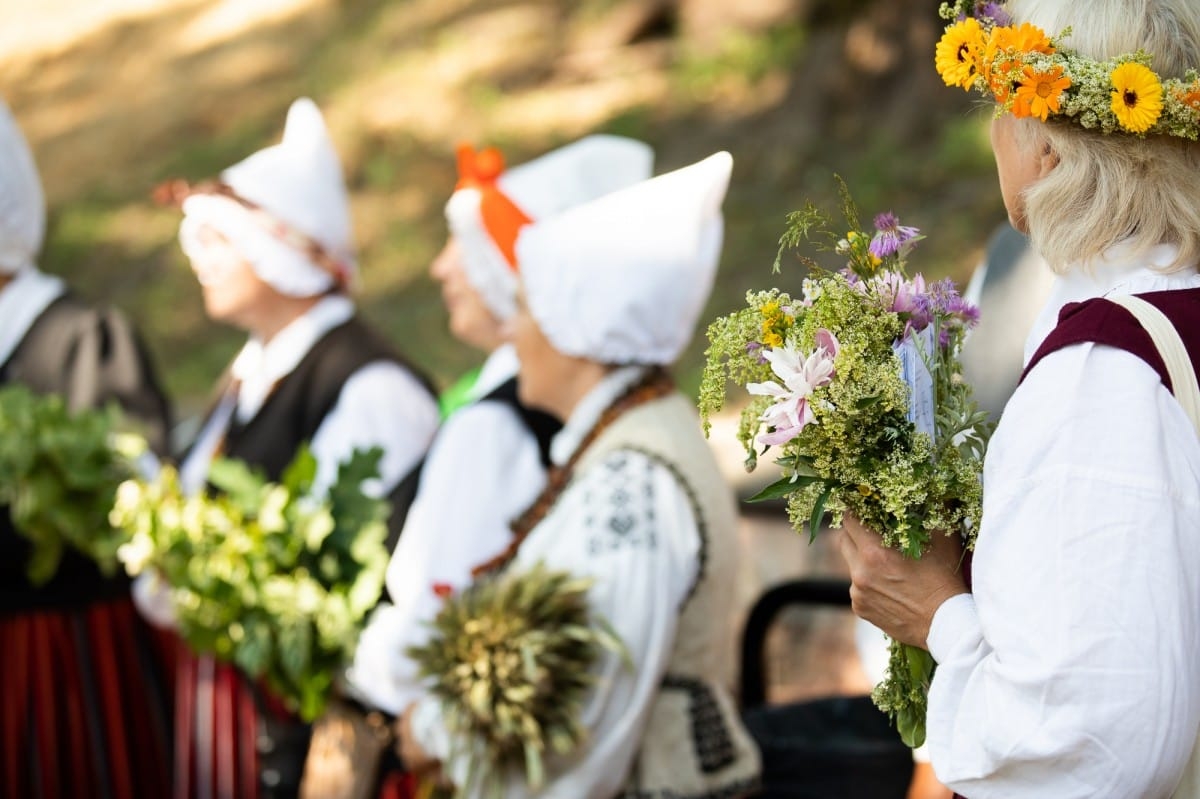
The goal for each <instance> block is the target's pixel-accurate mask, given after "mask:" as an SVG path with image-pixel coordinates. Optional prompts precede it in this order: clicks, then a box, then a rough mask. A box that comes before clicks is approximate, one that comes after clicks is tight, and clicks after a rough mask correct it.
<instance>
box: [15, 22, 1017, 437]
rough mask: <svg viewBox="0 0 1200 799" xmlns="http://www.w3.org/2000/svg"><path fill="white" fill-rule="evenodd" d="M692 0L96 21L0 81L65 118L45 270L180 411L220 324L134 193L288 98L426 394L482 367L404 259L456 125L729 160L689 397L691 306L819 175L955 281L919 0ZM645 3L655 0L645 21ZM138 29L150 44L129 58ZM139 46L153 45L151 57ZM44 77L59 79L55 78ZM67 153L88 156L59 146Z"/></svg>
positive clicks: (252, 141)
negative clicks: (92, 30)
mask: <svg viewBox="0 0 1200 799" xmlns="http://www.w3.org/2000/svg"><path fill="white" fill-rule="evenodd" d="M698 1H699V0H674V2H665V0H664V2H658V3H650V2H649V0H647V2H646V3H639V2H637V0H587V2H582V3H577V2H572V1H571V0H525V1H524V2H520V1H518V0H453V2H450V1H449V0H436V2H435V0H392V1H391V2H388V1H387V0H338V1H337V2H334V0H325V1H324V2H323V1H322V0H311V2H310V3H308V4H307V5H311V6H312V8H311V9H308V10H304V11H301V12H297V14H296V15H295V16H293V17H289V18H286V19H280V20H268V21H265V22H262V23H260V24H257V25H255V26H252V27H249V28H247V29H245V30H242V31H240V32H238V33H237V34H236V35H232V36H230V37H229V38H228V39H226V40H223V41H220V42H216V43H212V44H208V45H204V46H202V47H201V46H198V45H194V46H192V47H191V48H190V49H189V48H188V47H184V46H182V45H179V46H177V47H174V49H172V46H170V45H169V43H170V41H171V39H170V36H171V35H173V34H174V33H175V32H177V31H180V30H186V29H187V28H188V25H189V24H191V23H193V22H195V20H196V18H197V17H198V15H199V13H200V11H199V9H200V8H201V7H202V5H203V4H199V5H197V4H194V3H193V4H183V3H181V2H180V3H178V4H177V5H176V6H174V7H172V9H171V10H169V11H163V12H162V13H161V14H160V15H158V16H157V17H151V18H148V19H146V20H142V21H140V22H137V23H129V24H128V25H124V26H118V27H117V28H116V29H114V30H113V31H110V32H107V33H103V34H97V35H96V36H94V37H92V38H91V39H88V40H84V41H81V42H80V43H78V44H77V45H76V46H75V47H73V48H71V49H68V50H65V51H62V52H61V53H57V54H54V55H52V56H47V57H46V59H45V60H43V61H38V62H36V63H31V64H29V65H27V66H26V69H25V70H24V71H22V70H15V71H9V72H8V73H7V77H3V78H0V90H2V91H4V92H5V93H6V94H7V95H8V97H9V99H10V100H11V101H12V104H13V106H14V109H15V110H16V112H17V116H18V119H21V120H22V122H23V123H24V119H25V115H26V114H29V115H32V118H33V119H34V121H37V119H38V116H37V114H38V113H46V114H50V113H51V112H55V113H60V114H62V115H64V116H63V117H62V118H63V119H70V120H82V121H73V122H71V123H69V124H68V123H67V122H63V123H62V124H61V125H60V126H59V127H57V128H55V127H53V126H51V125H49V123H47V124H46V125H44V126H43V128H44V129H45V130H47V131H52V130H62V131H65V133H61V134H53V133H44V134H43V135H41V136H39V135H38V131H37V129H36V128H35V129H32V135H31V138H32V139H33V141H34V145H35V150H36V151H37V153H38V157H39V162H40V164H41V166H42V168H43V171H44V172H47V177H48V186H49V188H50V189H51V191H50V196H51V197H52V198H53V200H52V207H51V226H50V231H49V236H48V243H47V248H46V252H45V254H44V257H43V259H42V260H43V264H44V266H45V267H46V269H47V270H48V271H51V272H56V273H60V274H63V275H65V276H66V277H67V278H68V280H70V281H71V282H72V283H73V284H74V285H76V286H77V287H78V289H79V290H80V291H81V293H83V294H84V295H85V296H88V297H91V298H93V299H95V300H97V301H100V302H111V303H115V304H118V305H120V306H123V307H125V308H126V309H128V310H129V311H130V313H131V314H132V315H133V316H134V318H135V319H137V321H138V322H139V324H140V325H141V327H142V329H143V331H144V333H145V334H146V337H147V339H148V340H149V343H150V346H151V348H152V350H153V352H154V354H155V356H156V358H157V361H158V363H159V364H160V366H161V368H162V370H163V372H164V376H165V378H166V383H167V386H168V388H169V389H170V391H171V392H172V394H173V395H174V396H175V397H176V399H177V401H179V402H181V403H182V409H183V411H184V413H185V414H186V413H187V412H189V411H190V412H194V411H197V410H199V409H200V408H201V407H202V406H203V403H204V397H205V396H206V395H207V392H208V390H209V387H210V386H211V385H212V384H213V382H214V381H215V379H216V377H217V375H218V373H219V372H220V370H221V369H222V368H223V366H224V365H225V364H226V363H227V362H228V360H229V358H230V357H231V356H232V355H233V353H234V352H235V351H236V348H237V347H238V345H239V342H240V341H241V338H242V334H241V333H239V332H237V331H232V330H228V329H224V328H219V327H217V326H215V325H213V324H212V323H210V322H208V321H207V320H206V319H205V317H204V313H203V307H202V303H201V299H200V293H199V290H198V288H197V287H196V285H195V281H194V280H193V278H192V277H191V274H190V271H189V270H188V269H187V266H186V262H185V260H184V258H183V256H182V254H181V253H180V251H179V248H178V245H177V243H176V241H175V231H176V228H177V224H178V216H177V212H175V211H171V210H167V209H158V208H154V207H152V206H151V205H150V204H149V202H148V200H147V197H148V194H149V192H150V189H151V188H152V187H153V185H154V184H155V183H156V182H158V181H160V180H162V179H165V178H168V177H178V176H182V177H187V178H192V179H196V178H203V177H208V176H212V175H214V174H215V173H216V172H218V171H219V170H220V169H222V168H223V167H225V166H228V165H230V164H232V163H234V162H236V161H238V160H240V159H241V158H243V157H245V156H246V155H248V154H249V153H250V152H252V151H254V150H255V149H257V148H259V147H262V146H265V145H267V144H270V143H273V142H275V141H277V140H278V137H279V135H280V132H281V129H282V124H283V117H284V112H285V110H286V108H287V105H288V103H289V102H290V101H291V100H292V99H293V98H294V97H296V96H298V95H300V94H309V95H310V96H313V97H314V99H316V100H317V101H318V103H319V104H320V105H321V106H322V107H323V109H324V110H325V111H326V113H327V116H328V117H329V119H330V121H331V125H332V127H333V130H334V135H335V138H336V139H337V141H338V144H339V147H340V148H341V150H342V152H343V156H344V159H345V167H346V174H347V180H348V183H349V185H350V187H351V191H352V194H353V201H354V214H355V222H356V227H357V229H358V237H359V242H360V246H361V248H362V251H361V253H360V263H361V265H362V268H363V271H362V273H363V280H362V293H361V295H360V303H361V306H362V308H363V311H364V313H365V315H366V316H367V317H368V318H369V319H370V320H371V321H373V322H375V323H377V324H378V325H379V326H380V327H381V328H382V329H383V331H384V332H385V333H387V334H388V335H390V336H392V337H393V338H394V339H395V341H396V342H397V343H398V344H399V346H400V347H401V348H403V349H404V350H406V351H407V352H408V353H409V354H410V355H411V356H412V358H413V359H414V360H415V361H416V362H417V363H418V365H420V366H422V367H424V368H426V369H427V370H428V371H429V372H431V373H432V375H433V376H434V377H435V379H436V380H437V381H438V382H439V383H440V384H442V385H445V384H447V383H449V382H450V381H451V380H452V379H453V378H454V376H456V375H457V374H459V373H461V372H462V371H464V370H466V369H467V368H469V367H471V366H473V365H474V364H476V363H477V362H478V361H479V360H480V355H479V354H478V353H474V352H471V351H469V350H468V349H466V348H465V347H463V346H462V345H460V344H458V343H456V342H454V341H453V340H452V339H451V338H450V336H449V334H448V332H447V331H446V324H445V321H446V320H445V313H444V311H443V310H442V308H441V305H440V299H439V294H438V291H437V289H436V287H435V286H434V285H433V284H432V282H431V281H430V279H429V278H428V277H427V276H426V274H425V272H426V269H427V266H428V263H429V261H430V259H431V258H432V257H433V255H434V254H435V253H436V252H437V250H438V248H439V247H440V246H441V244H442V242H443V240H444V237H445V222H444V219H443V217H442V206H443V204H444V202H445V200H446V198H447V197H448V195H449V193H450V191H451V189H452V187H453V183H454V164H453V157H452V150H453V146H454V144H455V143H456V142H457V141H458V140H461V139H471V140H474V141H477V142H480V143H490V144H496V145H498V146H500V147H501V148H503V149H504V150H505V152H506V155H507V156H508V159H509V162H510V163H520V162H521V161H523V160H526V159H528V158H531V157H533V156H536V155H538V154H539V153H541V152H544V151H545V150H547V149H549V148H552V147H554V146H557V145H559V144H562V143H564V142H566V141H569V140H571V139H573V138H576V137H578V136H580V135H583V134H585V133H587V132H592V131H596V130H602V131H607V132H613V133H619V134H623V135H630V136H636V137H639V138H642V139H644V140H646V141H648V142H650V143H651V144H653V145H654V146H655V148H656V151H657V153H658V157H657V169H658V171H665V170H667V169H672V168H675V167H678V166H681V165H683V164H686V163H689V162H691V161H694V160H697V159H699V158H701V157H703V156H705V155H707V154H708V153H710V152H713V151H715V150H718V149H728V150H729V151H730V152H732V153H733V155H734V159H735V167H734V178H733V184H732V186H731V189H730V193H729V197H728V199H727V201H726V205H725V210H726V245H725V254H724V259H723V265H722V270H721V273H720V274H719V276H718V280H717V285H716V287H715V290H714V294H713V297H712V299H711V301H710V302H709V305H708V308H707V309H706V311H705V317H704V319H702V320H701V324H700V325H698V333H697V337H696V340H695V343H694V344H693V346H692V347H690V348H689V350H688V351H687V353H685V355H684V357H683V359H682V361H681V363H680V365H679V367H678V370H677V371H678V375H679V377H680V379H681V382H682V383H683V384H684V387H685V388H686V389H687V390H689V391H690V390H692V389H693V388H694V387H695V386H696V385H697V384H698V377H699V367H700V363H701V353H702V349H703V347H702V342H701V340H700V339H701V336H700V335H699V332H700V331H702V330H703V327H704V321H706V320H707V319H709V318H712V317H714V316H716V315H717V314H719V313H723V312H726V311H728V310H729V309H730V308H732V307H734V306H735V305H738V304H740V302H741V300H742V297H743V295H744V292H745V290H746V289H747V288H749V287H750V285H751V284H752V283H753V282H754V281H755V280H758V279H760V278H761V275H762V274H763V271H762V270H763V269H764V268H765V267H766V266H768V265H769V264H770V262H771V259H772V258H773V256H774V252H775V248H776V242H777V240H778V237H779V234H780V232H781V231H782V230H783V225H784V219H785V216H786V213H787V212H788V211H789V210H792V209H793V207H794V206H795V205H796V204H797V202H798V198H799V197H802V196H803V197H811V198H813V199H814V201H816V202H819V203H820V202H826V201H831V200H832V198H834V196H835V193H834V184H833V178H832V175H833V173H834V172H838V173H840V174H842V175H843V176H845V177H846V179H847V180H848V181H849V182H850V183H851V184H852V185H854V186H855V188H856V192H857V194H858V196H859V197H860V199H861V201H862V204H863V208H864V212H867V213H872V212H874V211H876V210H886V209H891V210H894V211H895V212H896V213H897V214H899V215H900V216H901V217H902V218H903V219H904V220H905V221H906V223H911V224H915V225H918V226H924V227H932V226H933V225H934V224H935V223H936V225H937V230H938V238H937V239H931V240H929V241H927V242H923V243H922V251H921V252H919V253H918V254H916V255H914V265H915V266H916V267H917V268H919V269H921V270H923V271H925V272H926V273H928V274H932V275H934V276H943V275H953V276H955V277H957V278H960V279H964V278H965V277H966V276H967V274H968V273H969V270H970V269H971V268H972V267H973V266H974V264H975V262H976V261H977V260H978V258H979V256H980V253H981V252H982V245H983V242H984V241H985V239H986V237H987V235H988V234H989V233H990V232H991V230H992V228H993V227H994V226H995V225H996V224H997V223H999V222H1000V221H1001V220H1002V219H1003V210H1002V206H1001V203H1000V198H999V192H998V191H997V190H996V187H995V178H994V174H993V168H992V166H991V157H990V151H989V149H988V144H987V136H986V119H985V117H986V114H977V113H972V112H971V106H970V104H969V100H968V99H967V98H965V97H963V96H961V95H962V93H961V92H952V91H950V90H948V89H946V88H945V87H944V86H942V85H941V81H940V80H939V79H938V77H937V75H936V73H935V72H934V70H933V66H932V62H933V55H932V53H933V42H934V41H935V39H936V33H937V30H939V29H938V28H937V27H936V26H937V18H936V9H935V4H934V3H932V2H918V0H893V2H883V0H856V2H854V3H853V4H844V3H832V2H811V3H804V2H794V3H792V4H791V5H790V10H788V11H786V14H785V16H784V17H783V18H780V19H776V20H774V22H772V23H771V24H765V25H764V24H758V25H735V24H733V23H728V24H727V23H722V22H720V21H719V19H718V21H717V22H713V23H711V25H714V26H717V27H718V29H710V28H711V26H710V28H704V27H700V28H697V27H696V26H697V25H699V24H700V23H697V22H695V21H694V20H695V19H703V17H700V16H695V15H692V16H688V13H690V12H689V9H688V7H687V6H688V3H689V2H698ZM707 2H708V4H709V5H710V6H711V7H713V8H715V9H716V10H717V11H718V12H721V11H722V9H724V11H725V12H727V11H728V10H729V9H731V8H733V6H731V5H723V4H722V3H720V2H717V1H716V0H707ZM299 5H300V6H301V7H302V8H303V7H305V6H306V4H305V3H300V4H299ZM652 5H653V6H654V7H655V8H658V9H659V11H658V12H655V13H647V12H646V9H648V8H650V6H652ZM776 5H779V4H776ZM740 7H741V5H740V4H739V8H740ZM747 7H748V6H747ZM663 9H665V10H663ZM629 20H632V21H629ZM688 20H692V21H691V22H688ZM685 22H686V24H685ZM702 34H707V35H702ZM139 42H141V43H143V44H146V45H147V46H146V48H145V49H143V50H141V51H139V50H136V49H134V50H129V48H130V47H131V46H133V45H137V44H138V43H139ZM156 42H166V44H163V46H162V47H160V48H158V49H157V50H156V49H153V48H150V47H149V43H156ZM863 42H866V44H863ZM118 51H119V52H139V58H138V60H137V61H136V62H134V61H126V60H122V61H121V63H122V64H124V65H125V66H123V67H122V69H133V68H134V67H135V66H137V67H139V68H142V69H144V70H146V71H148V74H147V76H146V77H145V78H144V79H141V80H140V81H139V80H137V79H131V81H132V82H131V83H129V84H122V83H120V81H119V80H118V78H119V77H120V76H119V71H113V72H111V73H108V74H104V75H103V76H102V77H97V76H96V75H95V72H96V70H95V69H94V67H95V64H97V63H109V62H111V60H112V59H113V58H114V57H115V56H114V53H115V52H118ZM156 59H157V60H156ZM65 73H69V74H70V76H71V81H68V85H71V86H73V87H74V91H70V92H64V91H55V90H54V87H55V85H56V84H53V83H52V81H53V80H59V81H60V82H61V81H62V80H64V79H63V78H62V77H61V74H65ZM54 76H58V77H54ZM72 81H73V82H72ZM88 81H95V82H96V83H95V84H92V83H89V82H88ZM76 84H78V85H76ZM85 89H87V90H88V91H90V92H92V93H93V94H94V93H97V92H98V93H101V95H103V93H104V92H108V95H116V94H117V93H120V94H119V96H108V95H104V97H106V98H107V99H106V100H105V102H104V103H103V104H100V105H97V106H96V107H95V108H94V110H92V111H91V113H92V118H91V119H90V121H89V117H88V116H87V114H85V113H83V111H82V110H78V113H75V112H76V111H77V109H74V108H72V106H71V103H84V102H85V101H86V100H87V98H89V97H91V96H92V94H88V92H87V91H85ZM98 96H99V95H98ZM81 108H83V106H81ZM87 108H89V109H91V108H93V107H92V106H87ZM55 119H57V117H55ZM80 125H83V127H80ZM88 125H90V126H91V127H87V126H88ZM101 134H104V137H102V136H101ZM98 142H99V143H98ZM85 146H86V147H94V148H97V152H96V153H95V154H94V157H90V158H88V159H86V160H85V161H79V159H78V157H77V156H78V152H77V151H78V148H79V147H85ZM100 148H103V149H100ZM77 162H79V163H80V164H82V166H80V167H79V168H77V169H75V168H73V169H69V170H68V169H66V168H65V167H63V166H62V164H65V163H71V164H75V163H77ZM48 168H49V169H48ZM782 279H783V282H784V283H786V281H787V279H788V276H787V274H786V271H785V275H784V276H783V278H782ZM798 279H799V273H798V272H797V280H798Z"/></svg>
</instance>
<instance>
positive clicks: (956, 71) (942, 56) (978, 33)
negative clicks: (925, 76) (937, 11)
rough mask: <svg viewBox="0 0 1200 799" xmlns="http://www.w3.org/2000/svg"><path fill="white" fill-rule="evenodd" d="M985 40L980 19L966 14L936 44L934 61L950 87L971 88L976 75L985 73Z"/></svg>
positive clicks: (947, 29)
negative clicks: (965, 16)
mask: <svg viewBox="0 0 1200 799" xmlns="http://www.w3.org/2000/svg"><path fill="white" fill-rule="evenodd" d="M985 44H986V41H985V40H984V37H983V28H982V27H980V25H979V20H977V19H975V18H974V17H967V18H966V19H964V20H963V21H962V22H957V23H955V24H953V25H951V26H950V27H948V28H946V32H945V33H944V34H943V35H942V38H941V41H939V42H938V43H937V51H936V53H935V55H934V64H935V66H937V71H938V74H939V75H941V76H942V80H943V81H945V82H946V85H947V86H959V87H961V88H963V89H966V90H968V91H970V89H971V86H972V85H973V84H974V83H975V78H976V77H977V76H978V75H979V74H980V72H982V66H983V63H982V59H983V48H984V45H985Z"/></svg>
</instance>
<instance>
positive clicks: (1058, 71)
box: [1013, 66, 1071, 122]
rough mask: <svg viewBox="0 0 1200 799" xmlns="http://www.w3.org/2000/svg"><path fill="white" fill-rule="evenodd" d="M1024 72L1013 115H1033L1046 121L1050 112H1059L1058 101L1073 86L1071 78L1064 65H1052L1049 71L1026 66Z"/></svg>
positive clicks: (1018, 87) (1018, 88)
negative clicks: (1039, 70) (1066, 73)
mask: <svg viewBox="0 0 1200 799" xmlns="http://www.w3.org/2000/svg"><path fill="white" fill-rule="evenodd" d="M1022 72H1023V74H1024V77H1023V78H1022V79H1021V82H1020V85H1018V86H1017V99H1016V101H1015V102H1014V103H1013V116H1016V117H1030V116H1032V117H1037V118H1038V119H1040V120H1042V121H1043V122H1045V121H1046V117H1048V116H1049V115H1050V114H1057V113H1058V109H1059V104H1058V101H1059V99H1060V98H1061V97H1062V93H1063V92H1064V91H1066V90H1067V89H1068V88H1069V87H1070V86H1071V79H1070V78H1069V77H1067V76H1066V75H1063V68H1062V67H1051V68H1050V70H1049V71H1048V72H1038V71H1037V70H1035V69H1034V68H1033V67H1031V66H1026V67H1025V69H1024V70H1022Z"/></svg>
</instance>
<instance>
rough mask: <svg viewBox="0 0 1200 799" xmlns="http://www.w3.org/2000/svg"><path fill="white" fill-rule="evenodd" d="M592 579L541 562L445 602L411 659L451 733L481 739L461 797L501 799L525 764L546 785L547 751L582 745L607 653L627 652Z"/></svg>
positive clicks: (529, 777) (533, 780)
mask: <svg viewBox="0 0 1200 799" xmlns="http://www.w3.org/2000/svg"><path fill="white" fill-rule="evenodd" d="M590 586H591V580H586V579H576V578H573V577H571V575H569V574H567V573H565V572H554V571H549V570H547V569H546V568H545V567H544V566H542V565H540V564H539V565H538V566H535V567H534V568H533V569H531V570H530V571H528V572H525V573H522V574H511V573H501V574H499V575H495V576H492V577H484V578H482V579H480V580H478V581H477V582H475V583H473V584H472V585H470V586H469V587H467V588H466V589H465V590H463V591H461V592H459V593H457V594H451V595H449V596H448V597H447V598H446V602H445V604H444V605H443V607H442V609H441V611H440V612H439V613H438V615H437V617H436V618H435V619H434V621H433V635H432V636H431V637H430V640H429V641H428V642H427V643H426V644H424V645H423V646H418V647H413V648H411V649H410V650H409V651H408V655H409V657H411V658H412V659H413V661H414V662H415V663H416V664H417V665H418V667H419V670H420V674H421V676H422V677H423V678H424V679H426V680H427V681H428V682H429V684H430V687H431V690H432V693H433V695H434V696H436V697H437V698H438V699H439V700H440V701H441V703H442V706H443V709H444V712H445V718H446V720H447V727H448V728H449V729H450V730H451V731H453V732H454V733H457V734H458V735H459V736H461V737H463V738H466V739H468V740H470V741H473V742H474V746H475V750H474V751H473V752H472V757H471V758H470V760H471V767H470V772H469V773H468V775H467V777H466V779H464V780H463V784H462V785H460V786H459V789H460V793H461V794H463V795H466V794H467V793H468V792H469V791H470V788H471V787H472V786H473V785H475V784H478V785H480V786H482V787H483V789H484V791H485V793H486V792H487V791H488V790H491V791H493V792H496V793H499V792H500V789H501V787H502V785H503V780H504V776H505V774H506V773H507V772H509V771H510V770H512V769H518V768H524V771H525V779H526V782H527V783H528V784H529V786H530V788H531V789H532V790H536V789H537V788H538V787H540V786H541V785H542V783H543V781H544V780H545V771H544V765H543V757H544V755H545V753H546V752H547V751H549V752H551V753H553V754H558V755H565V754H567V753H569V752H571V751H573V750H574V749H575V747H576V746H578V745H579V743H580V742H581V741H582V739H583V735H584V731H583V728H582V727H581V726H580V724H579V720H578V716H579V709H580V704H581V703H582V701H583V697H584V695H585V693H586V691H587V689H588V687H589V686H590V685H591V684H592V682H593V681H594V677H593V676H592V674H591V667H592V664H593V663H594V662H595V660H596V658H597V657H598V656H599V654H600V651H601V650H602V649H608V650H611V651H614V652H621V653H624V651H625V650H624V647H623V646H622V644H621V642H620V641H619V640H618V639H617V637H616V635H615V634H614V633H613V632H612V631H611V630H610V629H609V627H608V626H607V625H606V624H605V623H604V622H603V621H602V620H601V619H597V618H596V617H594V616H593V615H592V613H591V611H590V610H589V607H588V598H587V593H588V589H589V588H590Z"/></svg>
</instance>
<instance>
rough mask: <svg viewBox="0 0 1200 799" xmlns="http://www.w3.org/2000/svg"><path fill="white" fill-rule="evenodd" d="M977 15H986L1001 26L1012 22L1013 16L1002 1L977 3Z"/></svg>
mask: <svg viewBox="0 0 1200 799" xmlns="http://www.w3.org/2000/svg"><path fill="white" fill-rule="evenodd" d="M975 17H976V18H980V17H986V18H987V19H990V20H991V21H992V22H994V23H995V24H997V25H999V26H1001V27H1004V26H1005V25H1011V24H1012V17H1010V16H1009V15H1008V12H1007V11H1005V10H1004V6H1003V5H1001V4H1000V3H976V5H975Z"/></svg>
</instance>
